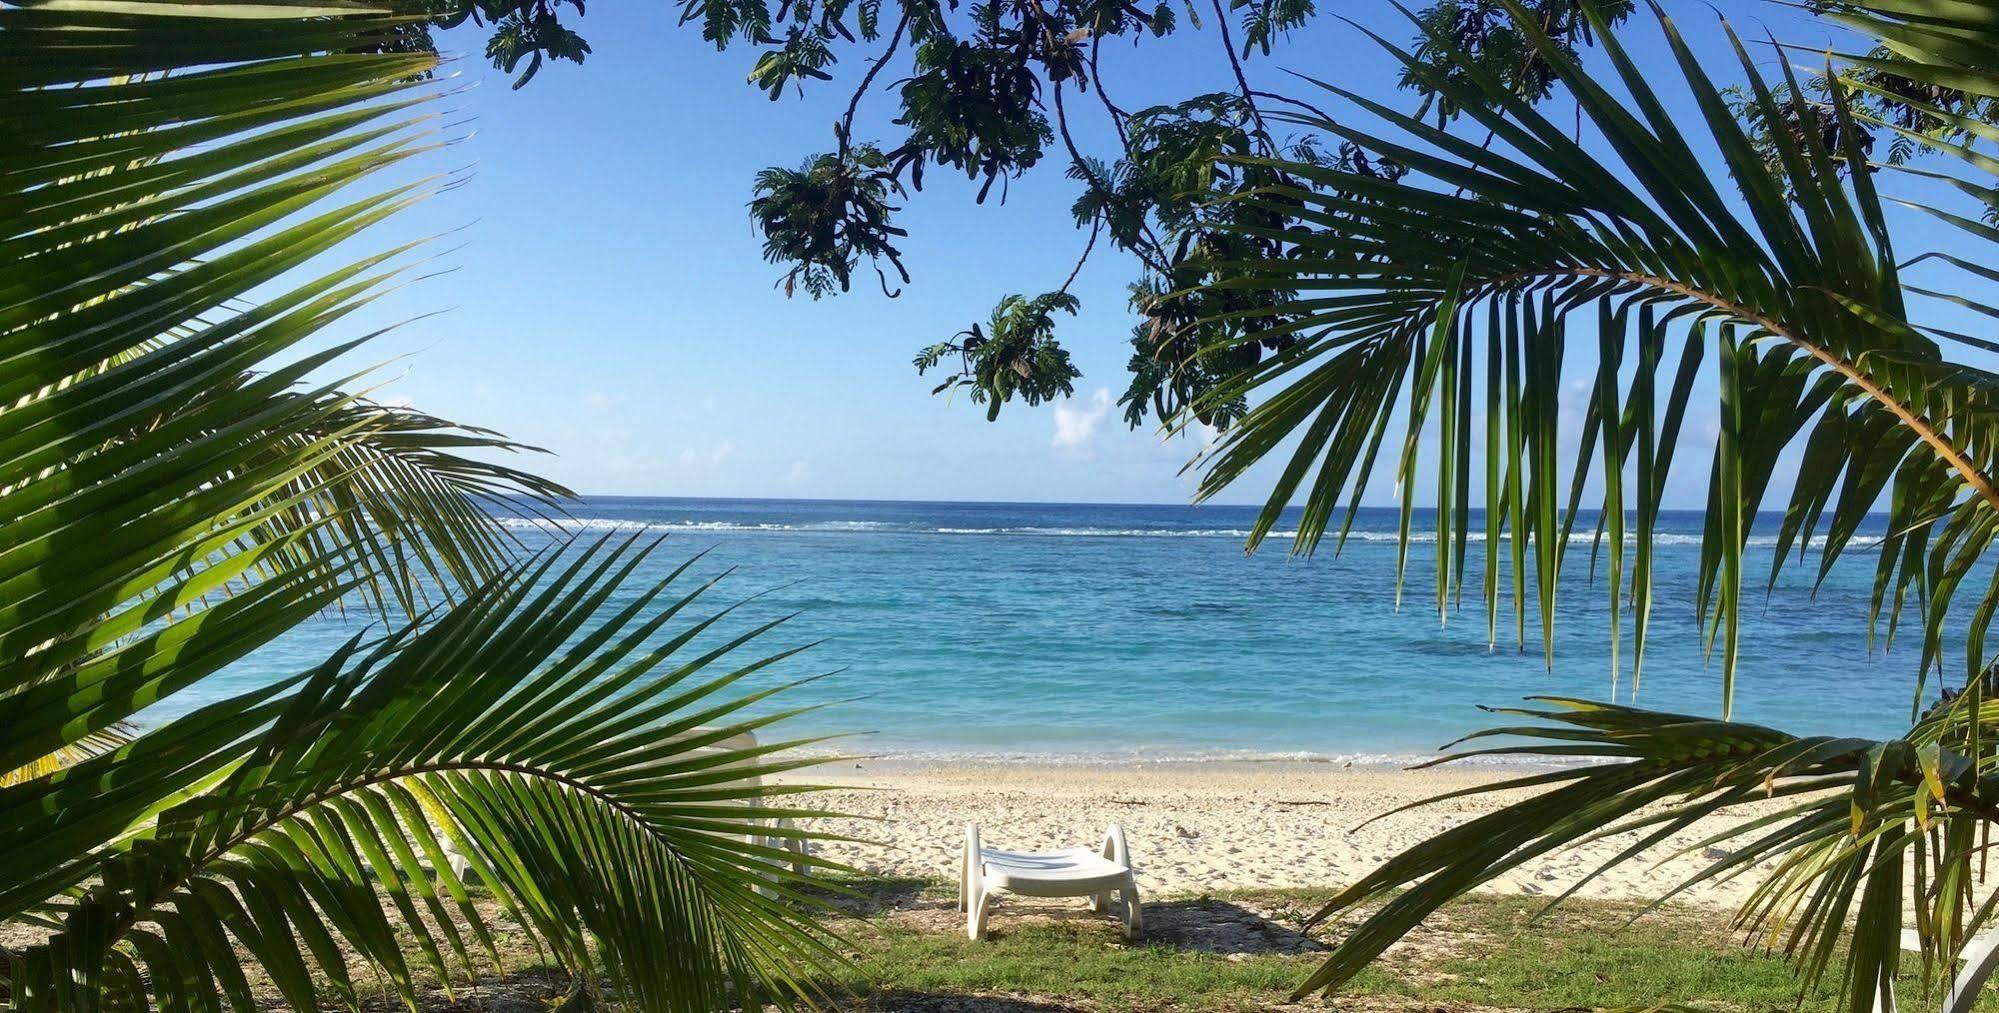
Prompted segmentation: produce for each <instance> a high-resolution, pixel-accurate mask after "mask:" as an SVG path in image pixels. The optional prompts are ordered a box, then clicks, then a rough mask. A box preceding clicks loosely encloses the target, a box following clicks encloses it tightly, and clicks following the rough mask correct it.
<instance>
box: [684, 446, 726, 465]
mask: <svg viewBox="0 0 1999 1013" xmlns="http://www.w3.org/2000/svg"><path fill="white" fill-rule="evenodd" d="M734 456H736V445H735V444H734V443H731V442H729V441H728V440H723V441H722V442H720V443H717V444H715V445H714V446H713V447H710V448H709V449H708V450H707V451H706V452H705V453H704V452H703V451H700V450H696V449H694V448H693V447H688V448H687V449H685V450H682V451H681V452H680V466H681V467H683V468H692V467H694V466H695V465H697V464H700V463H701V462H703V461H706V462H708V463H709V464H721V463H722V462H723V461H726V460H728V459H729V458H731V457H734Z"/></svg>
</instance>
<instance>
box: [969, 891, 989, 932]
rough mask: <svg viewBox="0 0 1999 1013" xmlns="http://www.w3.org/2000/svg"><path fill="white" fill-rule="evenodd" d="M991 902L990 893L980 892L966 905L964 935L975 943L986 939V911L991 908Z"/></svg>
mask: <svg viewBox="0 0 1999 1013" xmlns="http://www.w3.org/2000/svg"><path fill="white" fill-rule="evenodd" d="M992 902H993V894H992V891H991V890H980V891H979V892H978V896H976V897H973V898H972V899H971V901H970V903H968V904H967V905H966V907H967V911H966V912H965V935H967V936H969V937H970V938H971V940H972V941H973V942H975V943H976V942H978V941H979V940H981V939H984V938H985V937H986V911H987V909H989V908H990V907H991V906H992Z"/></svg>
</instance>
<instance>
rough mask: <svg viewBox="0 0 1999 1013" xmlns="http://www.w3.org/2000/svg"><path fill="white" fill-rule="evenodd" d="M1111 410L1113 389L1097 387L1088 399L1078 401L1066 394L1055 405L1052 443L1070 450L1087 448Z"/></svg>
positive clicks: (1094, 439)
mask: <svg viewBox="0 0 1999 1013" xmlns="http://www.w3.org/2000/svg"><path fill="white" fill-rule="evenodd" d="M1110 414H1111V392H1110V390H1109V389H1108V388H1105V387H1098V388H1097V392H1096V393H1094V394H1091V395H1090V399H1089V400H1088V401H1085V402H1082V403H1081V404H1078V403H1077V401H1076V399H1075V398H1067V399H1065V400H1063V401H1062V403H1060V404H1058V405H1056V406H1055V436H1054V438H1053V439H1052V440H1050V441H1049V445H1050V446H1054V447H1063V448H1067V449H1070V450H1088V449H1089V447H1090V445H1091V444H1093V443H1095V442H1096V440H1097V430H1099V429H1101V428H1103V425H1104V420H1105V419H1106V418H1109V417H1110Z"/></svg>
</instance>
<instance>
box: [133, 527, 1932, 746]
mask: <svg viewBox="0 0 1999 1013" xmlns="http://www.w3.org/2000/svg"><path fill="white" fill-rule="evenodd" d="M570 512H571V514H572V515H573V517H574V521H573V523H572V524H571V525H570V527H571V528H572V529H573V531H574V533H576V534H578V535H581V536H583V537H586V538H587V537H589V536H590V535H591V534H592V533H593V532H608V531H628V530H643V531H657V532H660V533H663V534H666V535H668V536H669V537H668V538H667V539H666V541H665V543H664V544H663V545H662V546H661V547H660V548H659V549H658V550H657V551H656V552H655V554H654V556H653V558H652V560H651V561H650V562H649V563H648V564H647V566H646V567H645V568H644V569H642V570H641V571H640V572H639V573H638V574H637V575H635V577H634V579H633V581H632V585H631V586H632V589H633V592H634V593H635V592H636V590H637V589H638V588H639V587H641V586H643V585H645V584H647V583H648V582H650V581H652V580H656V579H658V578H660V577H663V576H664V575H665V573H666V572H667V571H668V570H669V569H671V568H672V567H673V566H675V565H677V564H679V563H680V562H682V561H684V560H685V559H686V558H688V557H690V556H692V555H694V554H696V553H698V552H704V551H705V552H706V556H705V557H704V558H703V559H702V560H701V561H700V562H699V563H698V564H696V566H695V567H694V568H693V570H692V571H691V576H694V577H706V576H710V575H713V574H715V573H717V572H719V571H722V570H724V569H730V568H733V571H734V572H733V573H732V574H731V575H730V576H729V577H728V579H727V580H725V581H724V582H723V583H722V585H721V586H720V587H718V588H717V589H716V590H715V591H713V592H711V595H712V600H711V605H710V608H709V611H714V610H719V609H720V608H721V607H722V606H723V605H725V604H727V603H730V602H734V601H736V600H738V599H742V598H747V597H750V596H752V595H758V594H761V596H760V597H757V598H756V599H755V600H754V601H752V602H750V603H749V604H748V605H747V606H745V607H744V608H743V609H742V610H740V612H739V613H738V614H737V615H735V616H734V617H732V619H731V620H730V621H729V622H728V623H727V624H725V625H724V627H722V629H723V630H724V631H740V630H742V629H745V628H747V627H748V626H750V625H752V624H754V623H757V622H760V621H764V620H768V619H770V618H773V617H775V616H778V615H783V614H788V613H792V612H796V613H798V615H797V617H796V618H794V619H792V620H790V621H789V622H788V623H786V624H785V625H784V626H781V627H779V629H778V630H777V631H776V632H774V633H773V634H770V635H769V636H768V637H767V639H766V640H765V645H766V647H767V648H770V649H772V650H775V649H776V648H779V647H786V646H793V645H796V644H800V643H805V642H810V641H823V643H820V644H818V646H815V647H813V648H812V649H811V650H809V651H806V652H804V653H803V654H801V655H800V656H798V657H797V658H794V659H791V660H789V661H787V662H785V663H783V664H782V665H780V666H777V669H776V670H775V671H773V672H771V673H769V674H767V675H760V676H758V677H757V680H756V681H755V684H756V685H758V686H762V685H768V684H771V683H773V682H776V681H779V680H783V679H788V678H794V677H798V676H802V675H807V674H812V673H815V672H820V671H835V672H836V674H834V675H832V676H831V677H829V678H826V679H822V680H820V681H817V682H814V683H812V684H810V685H808V686H805V687H802V688H800V689H797V690H794V691H792V692H790V693H788V694H785V695H784V696H783V697H782V698H781V700H780V701H779V702H780V703H781V704H782V705H785V706H797V705H800V704H808V703H831V704H832V706H828V707H826V708H825V709H822V710H819V711H816V712H814V713H812V714H809V715H806V716H803V717H800V718H796V719H793V721H792V722H791V723H790V725H789V727H790V730H791V731H793V732H795V733H798V734H811V733H827V732H852V733H856V735H855V737H854V738H852V739H850V740H847V741H846V742H845V743H844V744H843V746H842V747H841V748H844V749H845V750H848V751H852V752H858V753H866V754H870V755H892V756H899V757H905V758H910V759H918V760H948V759H953V758H961V759H997V760H1006V759H1029V760H1087V761H1112V762H1117V761H1139V762H1151V761H1158V762H1170V761H1180V760H1197V759H1208V758H1226V759H1240V760H1262V759H1272V760H1325V761H1332V762H1342V761H1352V762H1357V763H1394V762H1408V761H1410V760H1413V759H1416V758H1420V757H1426V756H1430V755H1434V751H1435V750H1436V749H1437V747H1439V746H1440V745H1442V744H1443V743H1445V742H1447V741H1449V740H1451V739H1454V738H1456V737H1457V736H1459V735H1461V734H1463V733H1465V732H1467V731H1470V730H1472V729H1475V728H1479V727H1483V726H1488V725H1491V724H1494V723H1497V722H1499V721H1500V720H1501V719H1500V718H1498V717H1495V716H1493V715H1491V714H1487V713H1485V712H1482V711H1480V710H1478V709H1477V707H1478V705H1488V706H1506V705H1512V704H1516V703H1518V702H1519V701H1520V700H1521V698H1523V697H1525V696H1528V695H1530V694H1557V695H1567V696H1581V697H1589V698H1594V699H1606V698H1608V697H1609V694H1610V692H1611V685H1612V680H1611V669H1610V642H1609V635H1608V622H1607V615H1608V610H1607V604H1608V603H1607V601H1606V597H1607V592H1606V590H1605V587H1604V583H1603V576H1602V574H1601V573H1600V572H1599V573H1598V574H1597V575H1596V578H1595V579H1594V580H1592V579H1591V574H1590V572H1589V571H1590V546H1589V544H1588V542H1587V535H1586V533H1585V532H1584V531H1583V530H1582V529H1583V528H1585V527H1587V525H1586V524H1581V525H1578V533H1577V535H1576V541H1575V542H1574V543H1573V544H1572V545H1571V549H1570V551H1569V552H1568V554H1567V557H1566V560H1567V561H1566V563H1565V570H1564V574H1563V580H1562V588H1561V593H1560V595H1559V599H1558V601H1559V615H1560V620H1559V622H1558V623H1557V636H1556V658H1555V663H1554V667H1553V669H1552V670H1550V669H1549V668H1548V667H1547V666H1546V665H1545V664H1544V662H1543V656H1542V654H1541V650H1540V633H1539V630H1538V626H1537V624H1536V620H1535V615H1536V609H1535V606H1534V604H1533V603H1532V601H1531V600H1530V602H1529V606H1528V629H1527V640H1528V644H1527V649H1526V650H1525V651H1522V650H1521V649H1520V647H1519V644H1518V640H1517V635H1516V632H1515V628H1514V626H1513V624H1512V617H1511V605H1510V603H1508V604H1506V605H1504V606H1503V607H1502V612H1501V624H1500V636H1499V642H1498V644H1497V646H1496V647H1491V648H1489V647H1488V643H1487V632H1486V631H1487V627H1486V616H1485V610H1484V606H1483V604H1482V602H1481V601H1480V600H1479V597H1478V586H1479V585H1478V582H1479V581H1480V580H1482V562H1483V546H1482V545H1480V544H1474V545H1473V546H1472V547H1471V551H1470V554H1469V558H1468V564H1469V566H1470V568H1471V574H1470V577H1469V579H1468V580H1467V583H1466V588H1465V591H1466V596H1465V599H1464V602H1463V605H1462V607H1461V608H1453V609H1451V610H1449V612H1448V613H1447V614H1446V615H1445V616H1443V617H1442V618H1441V620H1440V617H1439V615H1438V612H1437V609H1436V607H1435V597H1434V595H1435V591H1434V589H1435V577H1434V570H1433V564H1432V552H1431V545H1429V544H1423V543H1419V544H1417V545H1415V546H1413V547H1412V549H1411V552H1410V560H1409V579H1408V584H1407V589H1406V592H1405V594H1404V600H1403V603H1402V606H1401V608H1400V609H1399V610H1398V608H1397V606H1396V602H1395V587H1394V584H1395V576H1394V574H1395V570H1394V566H1395V555H1396V545H1395V538H1396V535H1395V531H1396V525H1397V515H1396V512H1395V511H1393V510H1390V509H1375V510H1363V511H1362V513H1361V516H1360V518H1359V521H1358V523H1357V524H1356V527H1355V531H1354V533H1353V535H1352V537H1351V539H1350V541H1349V542H1348V544H1347V545H1346V547H1345V550H1344V551H1343V552H1341V553H1340V554H1338V555H1337V556H1335V554H1334V553H1333V552H1332V551H1331V549H1332V546H1331V542H1330V541H1328V543H1327V545H1326V546H1325V547H1324V548H1323V549H1322V550H1321V551H1320V553H1319V554H1318V555H1317V556H1315V557H1312V558H1297V557H1293V556H1291V555H1290V541H1289V539H1287V538H1284V537H1278V538H1273V539H1271V540H1270V541H1269V542H1267V543H1266V544H1265V545H1264V547H1263V548H1262V549H1261V550H1260V551H1259V552H1257V553H1256V554H1254V555H1246V554H1245V553H1244V551H1243V542H1244V535H1245V534H1246V532H1247V529H1248V528H1249V527H1250V524H1251V522H1252V520H1253V518H1254V516H1255V513H1256V511H1255V510H1254V509H1253V508H1250V507H1233V506H1202V507H1187V506H1134V505H1086V504H1029V503H903V502H858V501H802V500H733V499H732V500H722V499H656V498H627V497H591V498H588V499H586V500H584V501H582V502H580V503H577V504H574V505H573V506H572V507H571V510H570ZM1428 523H1430V518H1428V517H1426V516H1423V515H1421V514H1420V513H1419V515H1418V517H1417V518H1416V526H1415V530H1417V531H1419V532H1420V531H1423V530H1425V525H1426V524H1428ZM1482 524H1483V520H1482V518H1474V521H1473V529H1474V531H1477V530H1478V529H1480V527H1481V526H1482ZM1700 524H1701V520H1700V516H1699V515H1698V514H1696V513H1670V514H1668V515H1667V516H1666V517H1665V518H1663V520H1662V531H1663V533H1662V536H1661V538H1660V540H1659V548H1658V551H1657V554H1656V561H1655V566H1656V568H1657V571H1658V572H1657V579H1656V583H1655V587H1656V592H1655V594H1656V599H1655V606H1654V612H1653V621H1652V632H1651V637H1650V640H1649V644H1648V649H1647V653H1646V659H1645V670H1644V673H1643V682H1642V684H1640V685H1639V686H1638V687H1636V688H1637V693H1636V702H1637V703H1638V704H1639V705H1642V706H1646V707H1652V708H1659V709H1669V710H1676V711H1682V712H1687V713H1694V714H1704V715H1710V714H1718V713H1719V710H1720V704H1721V683H1720V671H1719V662H1718V659H1711V658H1709V657H1708V656H1707V655H1706V653H1705V652H1704V649H1703V644H1704V641H1703V636H1702V632H1701V629H1700V626H1699V624H1698V621H1697V619H1696V617H1695V614H1694V580H1695V568H1696V566H1697V563H1698V558H1699V557H1698V552H1699V549H1698V543H1699V537H1700ZM1291 527H1292V524H1291V522H1290V520H1289V519H1287V520H1286V521H1285V522H1284V523H1282V524H1280V525H1279V528H1280V530H1281V531H1284V532H1288V531H1290V530H1291ZM1757 527H1758V535H1759V537H1757V538H1756V539H1755V540H1753V541H1752V548H1751V559H1750V561H1749V564H1748V567H1747V573H1748V574H1749V580H1748V581H1747V582H1746V583H1747V586H1746V589H1745V594H1744V597H1745V600H1746V601H1748V602H1750V606H1749V608H1750V610H1751V611H1752V613H1753V614H1752V615H1751V616H1750V617H1749V618H1748V620H1747V621H1746V623H1745V629H1744V630H1743V637H1742V644H1743V646H1742V652H1741V667H1740V672H1739V675H1738V679H1737V686H1736V710H1735V716H1736V717H1737V718H1738V719H1739V720H1746V721H1756V722H1760V723H1766V724H1772V725H1775V726H1777V727H1780V728H1784V729H1786V730H1790V731H1796V732H1806V733H1850V734H1867V735H1882V734H1892V733H1894V732H1896V731H1898V730H1900V729H1902V728H1904V727H1906V723H1907V718H1908V715H1909V710H1910V704H1911V700H1912V699H1913V694H1914V688H1915V685H1916V681H1915V677H1916V673H1915V665H1916V643H1917V642H1916V633H1915V632H1914V631H1913V630H1909V631H1905V632H1906V633H1907V634H1908V638H1907V640H1906V642H1905V643H1904V644H1903V645H1899V646H1898V648H1897V649H1896V650H1895V651H1894V652H1893V653H1891V654H1884V653H1882V652H1880V651H1875V652H1874V653H1873V654H1872V655H1870V653H1869V650H1868V645H1867V640H1866V615H1867V601H1868V595H1869V587H1870V581H1871V577H1872V572H1873V556H1872V554H1871V553H1868V552H1865V551H1863V549H1862V548H1861V547H1860V546H1858V545H1856V547H1855V548H1854V549H1851V550H1849V553H1850V554H1849V556H1848V557H1847V559H1846V560H1844V561H1843V562H1842V563H1841V565H1840V566H1839V567H1837V568H1835V570H1834V573H1833V576H1832V578H1831V579H1830V580H1829V581H1828V582H1827V583H1826V584H1825V586H1823V587H1822V588H1820V589H1819V591H1818V593H1817V594H1816V596H1814V595H1813V594H1812V591H1811V579H1812V577H1813V575H1814V574H1815V573H1816V569H1817V558H1816V554H1814V555H1813V556H1812V557H1811V558H1810V559H1809V560H1808V561H1807V562H1806V563H1805V564H1803V565H1799V564H1797V563H1796V561H1795V560H1793V562H1792V564H1791V565H1790V566H1789V567H1787V569H1786V571H1785V573H1784V575H1783V576H1782V577H1781V578H1780V579H1779V581H1778V583H1777V585H1776V587H1775V588H1774V589H1773V590H1772V591H1771V592H1770V593H1769V594H1768V596H1767V597H1766V596H1765V595H1764V593H1763V582H1764V580H1765V578H1766V576H1767V574H1768V572H1769V563H1770V553H1771V552H1772V551H1773V548H1772V546H1771V544H1770V543H1771V542H1772V540H1773V539H1772V536H1773V535H1774V533H1775V531H1776V529H1777V523H1776V518H1775V517H1765V518H1763V519H1762V520H1761V521H1760V522H1759V524H1758V526H1757ZM519 532H520V534H521V535H522V537H523V538H524V540H526V541H527V542H528V543H529V544H531V545H540V544H545V543H546V542H547V540H548V539H549V538H550V535H549V534H547V533H546V532H545V531H541V530H535V529H529V528H526V527H522V528H520V529H519ZM1419 537H1422V536H1419ZM1503 555H1504V554H1503V553H1502V556H1503ZM1507 579H1509V578H1505V577H1503V576H1502V585H1504V584H1505V583H1506V581H1507ZM1530 594H1531V590H1530ZM616 604H617V602H616V601H614V602H613V603H612V605H613V607H615V605H616ZM1626 611H1627V618H1626V624H1625V639H1626V643H1625V644H1624V646H1623V649H1622V651H1621V652H1620V653H1621V657H1622V667H1623V669H1624V670H1623V672H1622V673H1621V674H1620V677H1619V679H1618V685H1617V699H1618V700H1620V701H1623V702H1631V700H1632V696H1633V694H1632V689H1633V686H1632V680H1631V673H1630V660H1631V648H1630V644H1629V637H1630V625H1629V616H1628V612H1629V610H1628V609H1627V610H1626ZM704 614H705V613H704ZM366 623H367V617H366V616H362V615H358V614H355V613H351V612H350V613H348V614H346V615H332V614H329V615H324V616H320V617H316V618H314V619H311V620H309V621H307V622H306V623H304V624H303V625H301V626H300V627H298V628H297V629H295V630H294V631H292V632H291V633H289V634H287V635H286V636H285V637H284V638H282V639H281V640H280V641H278V642H276V643H274V644H272V645H270V646H268V647H267V648H265V649H264V650H262V651H260V652H258V653H257V654H255V655H253V656H252V657H250V658H248V659H245V660H243V661H241V662H239V663H237V664H236V665H234V666H233V667H231V668H230V669H228V670H226V671H225V672H223V673H220V674H218V675H216V676H215V677H212V678H210V679H208V680H207V681H205V682H204V683H202V684H200V685H198V686H197V687H195V688H193V689H191V690H188V691H186V692H183V693H181V694H179V695H177V696H175V697H173V698H171V699H170V700H169V701H166V702H165V703H163V704H161V705H158V706H156V708H155V709H153V710H152V711H149V712H148V713H147V714H145V715H144V718H145V719H147V720H162V719H166V718H169V717H172V716H173V715H175V714H177V713H181V712H184V711H186V710H187V709H189V708H191V707H193V706H196V705H198V704H200V703H202V702H205V701H208V700H212V699H217V698H219V697H221V696H225V695H229V694H233V693H236V692H240V691H241V690H243V689H246V688H249V687H251V686H253V685H256V684H258V683H262V682H265V681H268V680H271V679H275V678H279V677H282V676H286V675H290V674H292V673H294V672H297V671H299V670H302V669H304V668H306V667H308V666H310V665H311V664H312V663H314V662H316V661H318V660H319V659H321V658H323V657H325V656H326V655H327V654H328V653H329V652H330V651H331V650H332V649H333V647H334V646H336V645H337V644H339V643H340V642H342V641H344V640H345V639H347V638H348V637H350V636H353V635H354V634H355V633H356V632H358V631H360V630H362V629H364V628H365V624H366ZM721 635H722V634H716V635H715V636H711V637H709V638H708V640H709V641H716V640H719V638H720V636H721ZM1950 661H1951V663H1952V667H1953V669H1955V667H1956V665H1957V664H1958V663H1957V661H1956V658H1955V656H1952V658H1951V659H1950ZM1934 681H1935V680H1934V679H1933V680H1932V682H1934Z"/></svg>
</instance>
